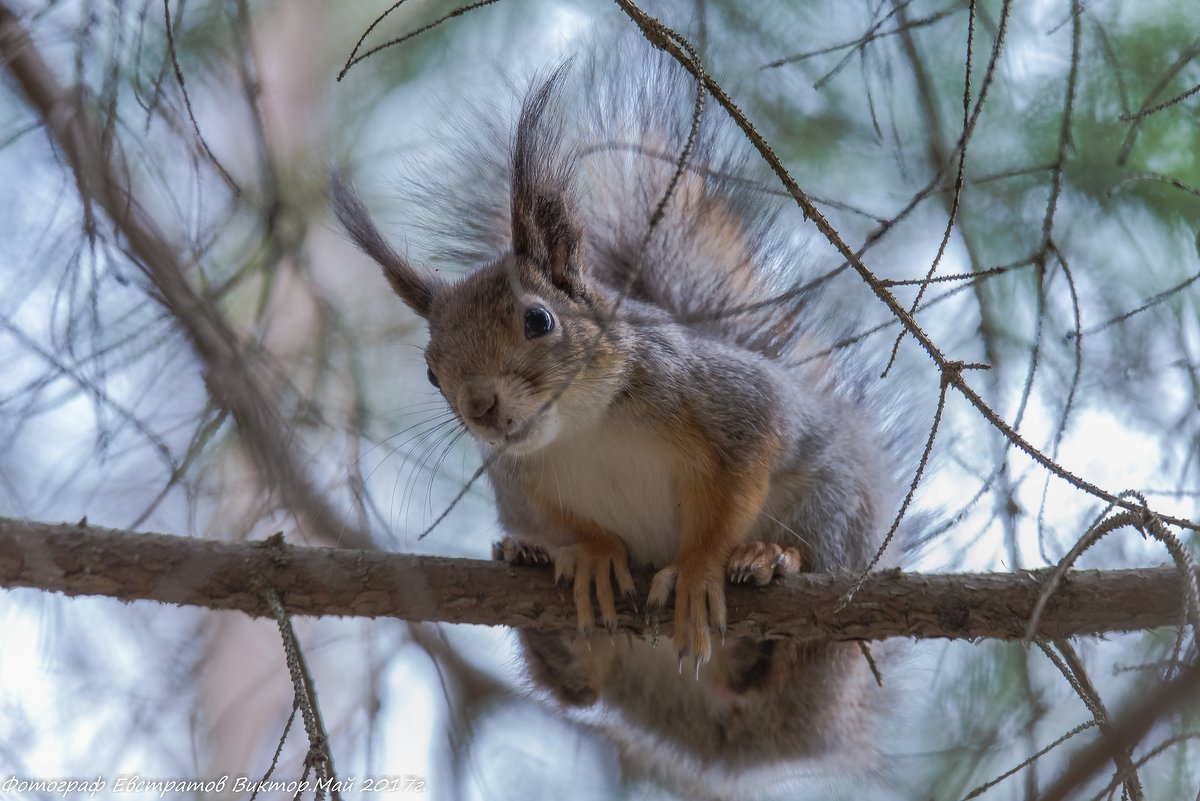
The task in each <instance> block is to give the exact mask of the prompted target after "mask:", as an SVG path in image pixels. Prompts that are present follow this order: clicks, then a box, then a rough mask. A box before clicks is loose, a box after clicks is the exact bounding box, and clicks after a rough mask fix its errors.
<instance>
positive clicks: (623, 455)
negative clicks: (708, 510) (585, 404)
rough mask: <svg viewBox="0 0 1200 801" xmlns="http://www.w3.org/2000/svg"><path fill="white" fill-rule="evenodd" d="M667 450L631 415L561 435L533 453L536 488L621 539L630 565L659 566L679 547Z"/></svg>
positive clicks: (671, 458) (670, 457) (676, 506)
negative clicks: (623, 419) (537, 486)
mask: <svg viewBox="0 0 1200 801" xmlns="http://www.w3.org/2000/svg"><path fill="white" fill-rule="evenodd" d="M674 459H675V456H674V454H673V453H672V451H671V449H670V448H669V447H668V446H667V445H666V444H664V443H663V442H662V441H661V440H660V439H659V438H658V437H656V436H654V435H653V434H651V433H650V432H649V431H647V430H646V429H644V428H642V427H641V426H639V425H637V423H636V422H634V421H630V420H626V421H619V422H617V421H609V422H607V423H606V424H605V425H601V426H596V427H594V428H592V429H590V430H586V431H582V432H578V433H574V434H572V435H570V436H569V437H565V438H559V439H557V440H555V441H554V442H553V443H552V444H551V445H550V446H548V447H546V448H543V449H542V450H541V451H539V452H538V453H537V454H536V455H534V456H532V457H531V462H532V463H531V464H530V465H529V466H530V468H531V469H532V478H533V479H534V480H535V481H536V482H538V484H539V490H540V492H542V493H544V494H545V495H546V496H547V497H549V498H550V499H552V500H553V501H554V502H555V503H557V504H558V505H559V506H560V507H562V508H564V509H568V510H570V511H571V512H573V513H574V514H576V515H578V516H580V517H583V518H586V519H587V520H590V521H592V522H594V523H597V524H599V525H601V526H603V527H604V528H606V529H608V530H609V531H611V532H612V533H613V534H616V535H617V536H619V537H620V538H621V540H622V541H623V542H624V543H625V547H626V548H627V549H628V551H629V559H630V562H631V563H632V564H634V565H640V564H650V565H653V566H655V567H663V566H666V565H667V564H669V563H670V562H671V561H673V560H674V559H675V555H676V553H677V551H678V550H679V541H680V516H679V501H678V499H677V498H676V495H675V489H674V486H673V482H672V476H673V474H674V472H675V471H676V469H677V466H676V465H675V463H674Z"/></svg>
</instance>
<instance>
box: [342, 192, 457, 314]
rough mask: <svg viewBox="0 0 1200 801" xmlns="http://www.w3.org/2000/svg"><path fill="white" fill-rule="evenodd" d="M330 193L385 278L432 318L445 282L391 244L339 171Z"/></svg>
mask: <svg viewBox="0 0 1200 801" xmlns="http://www.w3.org/2000/svg"><path fill="white" fill-rule="evenodd" d="M330 196H331V200H332V203H333V210H334V213H335V214H337V218H338V220H340V221H341V223H342V225H343V226H344V227H345V229H346V232H347V233H348V234H350V238H351V239H352V240H354V244H355V245H357V246H358V249H359V250H361V251H362V252H363V253H366V254H367V255H368V256H370V257H371V258H372V259H374V260H375V261H376V262H377V263H378V264H379V266H380V267H382V268H383V275H384V277H385V278H387V280H388V283H389V284H391V285H392V289H393V290H395V292H396V294H397V295H399V296H400V299H401V300H403V301H404V302H405V303H406V304H407V305H408V307H409V308H410V309H412V310H413V311H415V312H416V313H417V314H419V315H421V316H422V317H429V307H430V306H431V305H432V303H433V296H434V295H436V294H437V293H438V291H439V290H440V289H441V288H442V285H443V284H442V281H441V280H440V279H438V278H436V277H435V276H433V275H430V274H429V273H425V272H422V271H420V270H417V269H416V268H415V267H413V266H412V265H411V264H409V262H408V259H406V258H404V257H403V256H401V255H400V254H399V253H397V252H396V251H395V250H394V249H393V248H392V246H391V245H389V244H388V242H387V240H386V239H384V238H383V234H381V233H380V232H379V229H378V228H376V227H375V223H374V222H372V221H371V215H370V214H369V213H368V212H367V209H366V206H364V205H363V202H362V200H360V199H359V197H358V195H357V194H355V192H354V189H353V188H352V187H351V186H350V184H348V183H347V182H346V180H345V179H344V178H343V177H342V176H341V174H340V173H339V172H337V171H336V170H335V171H334V172H333V174H332V175H331V176H330Z"/></svg>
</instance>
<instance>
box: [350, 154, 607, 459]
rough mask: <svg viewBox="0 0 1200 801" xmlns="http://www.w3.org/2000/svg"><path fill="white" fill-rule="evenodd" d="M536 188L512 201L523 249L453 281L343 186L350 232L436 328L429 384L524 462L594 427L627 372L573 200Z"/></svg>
mask: <svg viewBox="0 0 1200 801" xmlns="http://www.w3.org/2000/svg"><path fill="white" fill-rule="evenodd" d="M514 183H517V185H518V186H519V185H520V184H519V182H516V181H515V182H514ZM527 186H528V191H519V190H515V191H514V192H513V199H512V249H511V250H510V251H509V252H507V253H505V254H504V255H502V256H500V257H499V258H497V259H495V260H494V261H492V262H490V263H488V264H486V265H484V266H482V267H480V268H478V269H476V270H475V271H474V272H472V273H470V274H469V275H467V276H466V277H464V278H462V279H460V280H458V281H456V282H448V281H446V280H444V279H442V278H441V277H439V276H438V275H436V274H434V273H433V272H430V271H428V270H422V269H419V268H417V267H415V266H414V265H412V264H411V263H410V262H409V261H408V260H407V259H405V258H404V257H403V256H401V255H400V254H398V253H397V252H396V251H394V250H393V249H392V248H391V246H389V245H388V244H387V242H386V241H385V240H384V239H383V237H382V235H381V234H380V233H379V232H378V230H376V228H375V226H374V225H373V224H372V223H371V220H370V217H369V216H368V215H367V212H366V209H365V208H364V207H363V206H362V203H361V202H360V201H359V200H358V198H357V197H356V196H355V195H354V194H353V192H352V190H350V188H349V187H347V186H346V185H345V184H343V183H342V182H341V181H340V180H339V179H337V177H336V176H335V179H334V184H333V199H334V207H335V210H336V211H337V214H338V217H339V218H340V219H341V221H342V224H343V225H345V227H346V229H347V231H349V233H350V235H351V237H352V238H353V239H354V241H355V242H356V244H358V246H359V247H360V248H361V249H362V250H363V251H365V252H366V253H367V254H368V255H370V256H371V257H372V258H373V259H374V260H375V261H377V262H378V263H379V264H380V265H381V266H382V267H383V271H384V275H385V276H386V278H387V279H388V282H389V283H390V284H391V286H392V289H393V290H395V292H396V294H397V295H399V296H400V299H401V300H403V301H404V302H405V304H407V305H408V307H409V308H411V309H412V310H413V311H414V312H416V313H417V314H418V315H420V316H421V317H423V318H424V319H425V320H426V321H427V322H428V324H429V345H428V347H427V348H426V350H425V359H426V362H427V365H428V376H429V381H430V383H432V384H433V385H434V386H435V387H437V388H438V389H440V390H441V392H442V394H443V395H444V396H445V398H446V400H447V402H448V403H449V404H450V406H451V407H452V408H453V410H454V411H455V413H456V414H457V415H458V418H459V419H460V420H461V421H462V423H463V424H464V425H465V426H466V428H467V430H469V431H470V432H471V433H472V434H473V435H474V436H475V437H476V438H477V439H479V440H481V441H483V442H485V443H487V444H489V445H492V446H496V447H502V448H504V451H505V453H508V454H511V455H516V456H520V455H524V454H528V453H532V452H535V451H537V450H539V449H541V448H543V447H545V446H546V445H548V444H550V443H551V442H552V441H554V440H555V439H556V438H557V437H558V436H559V435H560V433H562V432H564V431H577V430H580V429H581V428H586V427H587V426H588V425H589V423H591V422H593V421H595V420H596V419H597V418H598V417H599V416H600V415H601V414H603V413H604V410H605V409H606V408H607V407H608V405H609V403H610V402H611V401H612V398H613V396H614V395H615V393H616V392H617V391H618V389H619V388H620V385H621V381H622V371H623V366H624V359H623V358H622V356H621V350H620V349H619V347H618V343H619V338H620V330H619V327H618V326H615V325H614V324H611V323H606V322H605V321H606V320H607V319H608V317H609V312H610V311H611V304H610V301H609V300H608V296H607V295H606V294H605V293H604V292H603V291H597V288H596V286H595V284H594V283H593V282H591V281H589V280H588V277H587V274H586V270H585V266H584V264H583V250H584V249H583V235H584V232H583V226H582V223H581V221H580V220H579V219H578V218H577V215H576V213H575V211H574V203H573V200H572V198H571V195H570V193H569V192H567V191H565V190H564V188H563V187H562V186H561V185H559V186H554V185H545V184H541V185H532V184H527Z"/></svg>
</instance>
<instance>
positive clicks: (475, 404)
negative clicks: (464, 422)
mask: <svg viewBox="0 0 1200 801" xmlns="http://www.w3.org/2000/svg"><path fill="white" fill-rule="evenodd" d="M496 400H497V399H496V391H495V390H493V389H484V390H471V391H469V392H468V394H467V403H466V411H467V416H468V417H470V418H471V419H472V420H474V421H475V422H476V423H479V424H480V425H484V426H488V427H489V428H492V427H494V426H495V424H496V405H497V403H496Z"/></svg>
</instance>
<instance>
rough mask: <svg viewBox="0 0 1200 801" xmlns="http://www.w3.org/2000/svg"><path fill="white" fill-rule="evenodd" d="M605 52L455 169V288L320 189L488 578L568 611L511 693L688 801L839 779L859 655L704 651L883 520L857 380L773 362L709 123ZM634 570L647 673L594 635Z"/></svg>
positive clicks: (783, 334)
mask: <svg viewBox="0 0 1200 801" xmlns="http://www.w3.org/2000/svg"><path fill="white" fill-rule="evenodd" d="M618 50H620V52H619V54H618V55H610V56H609V57H608V59H607V60H606V59H605V58H603V57H599V56H594V57H592V58H591V59H590V60H587V59H585V60H584V63H582V64H580V63H579V61H578V60H576V61H574V62H567V63H565V64H563V65H561V66H559V67H558V68H557V69H556V70H554V71H553V72H552V73H551V74H550V75H549V76H548V77H546V78H544V79H542V80H541V81H540V83H539V84H537V85H536V86H535V87H534V88H533V89H532V90H531V91H530V92H529V93H528V95H527V96H526V97H525V99H524V101H523V103H522V105H521V109H520V112H519V119H518V121H517V123H516V128H515V135H513V136H512V138H511V139H510V140H509V141H510V142H511V147H510V148H509V149H506V150H503V152H499V153H498V154H497V152H498V151H501V150H502V149H501V148H497V147H496V146H495V143H496V142H497V141H500V142H503V141H505V137H503V136H502V135H500V134H498V132H497V131H498V125H497V124H496V123H495V122H494V119H492V120H485V121H483V122H481V124H480V126H479V130H480V132H481V133H480V135H479V139H481V140H485V141H483V143H482V144H476V143H471V144H470V145H463V146H462V148H461V149H462V153H463V157H462V164H463V165H466V166H467V167H469V169H470V170H472V171H473V173H472V180H471V181H470V185H469V186H468V187H467V191H468V192H469V193H470V194H469V196H468V197H466V198H465V200H464V201H463V210H462V211H460V212H459V214H458V215H457V216H455V217H453V218H450V217H447V219H453V220H454V223H453V224H452V225H447V223H445V222H442V223H441V224H440V227H441V228H442V229H447V228H459V229H460V230H458V231H457V235H458V236H460V237H461V238H462V240H463V241H464V242H466V245H465V246H463V250H462V252H463V253H464V254H469V255H470V256H472V257H474V258H477V259H478V260H479V261H480V262H481V263H480V264H479V265H478V266H476V267H474V269H472V271H470V272H469V273H467V274H466V275H465V276H464V277H462V278H461V279H459V280H457V281H449V280H446V279H444V278H442V277H440V276H439V275H436V274H435V273H434V272H432V271H430V270H427V269H422V268H420V267H418V266H416V265H414V264H412V263H410V261H409V260H408V259H407V258H406V257H405V256H402V255H401V254H400V253H399V252H397V251H396V250H395V249H394V248H393V247H392V246H391V245H390V244H389V243H388V241H387V240H386V239H385V237H384V236H383V235H382V234H381V233H380V232H379V231H378V229H377V228H376V226H375V225H374V224H373V222H372V221H371V218H370V216H369V215H368V213H367V211H366V209H365V207H364V205H363V203H362V202H361V201H360V200H359V198H358V197H357V196H356V195H355V194H354V192H353V190H352V189H351V188H350V187H349V186H348V185H347V184H346V183H345V182H344V181H342V180H341V179H339V178H337V176H335V180H334V182H333V189H332V194H333V205H334V209H335V211H336V214H337V216H338V217H339V219H340V221H341V223H342V224H343V226H344V227H345V229H346V230H347V231H348V233H349V235H350V237H351V238H352V239H353V241H354V242H355V243H356V244H357V246H358V247H359V248H360V249H361V250H362V251H364V252H365V253H366V254H367V255H369V256H370V257H371V258H372V259H373V260H374V261H376V262H378V264H379V265H381V266H382V268H383V273H384V275H385V277H386V278H387V280H388V282H389V283H390V284H391V288H392V289H393V290H394V291H395V293H396V294H397V295H399V297H400V299H401V300H402V301H403V302H404V303H405V304H407V306H408V307H409V308H410V309H411V310H412V311H413V312H415V313H416V314H417V315H419V316H420V317H422V318H423V319H424V320H426V321H427V323H428V327H429V343H428V346H427V348H426V349H425V358H426V361H427V364H428V378H429V381H430V382H431V383H432V384H433V386H434V387H437V388H438V389H439V390H440V391H441V393H442V395H443V396H444V397H445V399H446V402H447V403H448V404H449V406H450V407H451V409H452V410H453V411H454V413H455V414H456V415H457V417H458V420H459V421H460V422H461V423H462V425H463V426H464V427H465V428H466V430H467V431H468V432H470V433H471V435H472V436H473V437H474V439H475V440H476V441H477V442H478V444H479V447H480V449H481V452H482V455H483V459H484V464H485V467H486V474H487V477H488V479H489V480H490V483H491V486H492V488H493V490H494V493H495V499H496V505H497V508H498V512H499V518H500V523H501V526H502V528H503V530H504V531H505V532H506V536H505V538H504V539H503V540H502V541H501V542H499V543H497V545H496V546H495V548H494V551H495V555H496V556H497V557H498V558H503V559H506V560H507V561H509V562H514V563H521V562H529V563H546V564H552V565H553V569H554V572H555V575H556V577H558V578H559V579H560V580H562V581H565V582H569V583H570V585H571V586H572V588H573V601H574V607H575V613H576V617H577V621H578V629H579V633H578V634H571V633H537V632H523V633H522V634H521V640H522V644H523V646H524V651H525V655H526V659H527V661H528V668H529V672H530V674H531V678H532V680H533V681H534V683H535V684H536V685H538V686H540V687H541V688H542V689H544V690H547V691H548V692H549V694H550V695H551V696H552V697H553V699H555V701H556V702H557V703H558V704H561V705H562V706H563V707H565V708H567V709H575V710H588V709H597V708H600V707H603V708H604V709H606V710H609V711H611V712H613V713H615V714H614V715H612V716H610V717H609V718H606V720H607V721H608V722H606V723H604V724H602V725H603V727H605V728H606V729H607V733H608V734H609V735H610V737H611V739H613V740H614V741H615V742H616V743H617V747H618V749H619V752H620V754H621V757H622V762H623V765H624V767H625V769H626V772H627V775H631V776H641V777H647V778H650V779H654V780H660V781H664V782H674V783H675V784H677V785H679V786H685V787H690V788H692V790H694V791H695V792H711V788H712V786H715V785H709V781H710V779H712V778H713V777H715V778H716V779H717V780H728V781H736V780H740V779H741V778H742V777H747V776H760V777H764V778H774V777H776V776H778V775H786V774H787V773H788V771H792V770H795V769H796V768H797V766H805V765H810V764H813V761H814V760H833V761H834V762H837V761H838V758H839V757H840V758H841V759H840V761H841V762H843V763H849V762H852V763H855V764H862V763H864V762H866V761H869V759H868V757H867V755H868V754H869V753H873V751H872V748H873V746H872V744H871V741H872V740H873V738H872V722H871V721H872V720H873V719H874V717H875V715H876V712H877V710H878V709H879V707H880V705H881V704H882V703H883V697H884V691H883V690H881V689H880V688H879V687H877V686H876V682H875V679H874V677H873V675H872V668H871V666H870V665H868V662H867V660H866V659H864V657H863V654H862V653H861V652H860V648H859V647H858V646H856V645H855V644H852V643H849V644H848V643H827V642H819V643H818V642H792V641H786V640H768V641H764V642H754V641H751V640H746V639H740V638H728V639H726V638H724V637H723V636H722V635H723V630H724V627H725V624H726V606H725V596H724V586H725V582H726V581H734V582H753V583H755V584H767V583H769V582H770V581H771V580H772V579H773V578H774V577H775V576H776V575H780V574H786V573H792V572H796V571H800V570H804V571H814V572H825V571H833V570H846V569H853V570H861V569H863V568H865V567H866V566H867V565H868V564H869V563H870V561H871V558H872V556H873V555H874V554H875V552H876V550H877V548H878V547H879V545H880V543H881V540H882V536H883V532H884V529H886V527H887V523H888V522H889V520H890V517H889V515H890V513H891V510H892V509H894V508H895V503H896V501H897V499H898V496H897V493H896V487H897V479H896V476H895V466H894V464H893V462H894V459H893V458H892V456H891V455H890V454H891V453H892V449H890V448H889V446H888V444H887V441H886V440H887V432H886V431H885V429H886V427H887V422H886V420H885V419H884V418H885V417H886V416H887V415H886V414H885V413H884V412H882V411H880V410H879V409H877V408H875V407H874V406H873V405H872V401H871V400H870V399H869V398H867V397H866V396H864V394H863V393H862V392H861V391H858V390H856V388H855V387H854V381H855V379H856V375H858V376H859V377H861V373H862V371H858V373H857V374H856V371H855V370H854V368H853V367H852V366H849V367H847V365H846V364H841V365H839V364H838V363H836V360H834V359H825V360H809V361H807V362H802V360H801V359H799V358H798V353H799V348H800V347H801V345H802V343H803V342H804V341H805V340H806V338H807V337H809V336H811V335H812V330H810V329H814V328H819V327H820V325H819V324H818V323H819V320H818V319H817V316H816V315H817V313H816V312H815V311H814V310H813V309H811V308H810V306H811V304H810V303H809V300H811V298H805V297H803V296H802V297H799V298H798V299H792V300H790V301H786V302H785V301H779V302H772V298H774V297H775V296H776V295H777V294H778V293H779V291H780V290H781V289H783V288H784V287H786V286H787V285H788V282H789V281H794V280H795V276H796V273H797V270H798V268H799V265H798V263H797V262H798V260H799V258H800V250H799V248H798V246H797V245H796V243H795V241H794V237H793V236H791V234H790V231H789V230H788V228H787V227H786V226H785V224H784V218H783V216H782V213H781V212H780V210H779V209H778V208H774V207H773V206H772V205H771V203H772V202H773V200H772V197H771V196H770V194H769V193H767V192H763V191H762V188H761V185H760V184H756V183H755V182H754V181H752V180H748V179H746V178H745V177H744V176H745V175H746V174H748V172H749V171H750V170H751V169H752V167H751V166H750V162H749V160H748V158H747V157H746V154H745V147H744V144H743V143H740V142H739V141H738V138H737V136H736V132H735V131H733V130H731V127H732V126H730V125H729V124H728V122H727V121H723V120H722V119H718V118H717V116H716V114H717V112H713V111H710V110H708V109H705V110H704V112H703V113H702V114H700V115H699V116H698V117H695V115H694V110H695V109H696V86H695V83H694V81H693V80H692V79H691V78H690V76H688V75H687V74H686V73H684V72H683V71H682V70H681V69H680V68H678V67H677V66H676V65H674V64H673V63H670V62H669V61H667V60H666V59H665V57H662V56H659V55H657V54H648V53H646V52H644V50H645V49H644V48H643V51H642V52H634V53H631V52H629V51H628V50H621V49H619V48H618ZM569 100H575V101H576V102H575V104H574V106H572V105H571V103H570V102H569ZM584 101H586V102H584ZM493 113H494V112H493ZM689 140H690V141H691V144H690V146H689V145H688V142H689ZM489 141H490V143H491V147H490V148H489V147H488V146H487V145H488V143H489ZM681 153H684V154H685V155H686V160H683V161H681V159H680V154H681ZM488 159H490V161H488ZM681 165H682V166H681ZM489 190H497V191H496V192H495V194H496V195H497V197H494V198H492V197H485V195H486V193H487V192H488V191H489ZM439 191H440V190H439ZM460 194H461V189H460ZM438 200H440V201H441V203H442V204H443V205H452V203H451V202H450V201H448V200H446V198H444V197H443V198H440V199H438ZM489 204H490V205H489ZM656 217H657V219H656ZM489 249H490V253H491V255H490V258H489V257H488V256H486V255H484V254H486V253H488V251H489ZM810 324H811V325H810ZM887 402H889V401H885V404H886V403H887ZM893 416H894V415H893ZM644 565H649V566H652V567H653V568H654V569H656V571H657V572H656V573H655V574H654V578H653V580H652V583H651V587H650V592H649V595H648V598H646V605H647V608H648V609H649V610H651V611H654V610H658V609H661V608H663V607H664V606H665V605H666V604H667V602H669V601H673V602H674V611H673V615H674V617H673V622H674V635H673V636H674V648H673V649H672V648H669V647H666V646H665V645H663V644H656V643H653V642H651V639H648V638H641V637H635V636H626V635H620V636H617V637H612V636H609V635H607V634H605V633H604V632H602V631H599V630H597V628H596V627H597V620H598V623H599V625H600V626H601V627H603V628H606V629H608V630H610V631H612V630H615V629H616V625H617V601H618V597H619V596H625V597H630V596H632V594H633V593H634V581H633V578H632V573H631V566H644ZM635 600H636V599H635ZM799 611H800V610H798V612H799ZM685 656H690V657H692V658H694V660H695V673H696V676H695V678H692V677H691V676H687V675H680V673H681V672H683V671H682V670H681V668H682V663H683V659H684V657H685ZM706 788H707V789H706Z"/></svg>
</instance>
